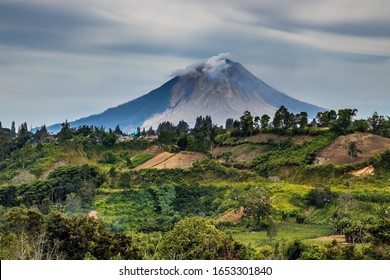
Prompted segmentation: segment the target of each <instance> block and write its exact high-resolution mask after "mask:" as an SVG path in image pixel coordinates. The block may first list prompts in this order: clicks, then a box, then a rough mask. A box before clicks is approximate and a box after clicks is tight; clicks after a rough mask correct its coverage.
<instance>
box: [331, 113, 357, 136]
mask: <svg viewBox="0 0 390 280" xmlns="http://www.w3.org/2000/svg"><path fill="white" fill-rule="evenodd" d="M357 111H358V110H357V109H340V110H338V112H337V119H336V121H334V122H333V123H332V128H333V129H336V130H338V131H341V132H344V131H347V130H350V129H351V128H352V120H353V117H354V116H356V113H357Z"/></svg>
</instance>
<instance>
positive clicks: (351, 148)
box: [348, 141, 359, 159]
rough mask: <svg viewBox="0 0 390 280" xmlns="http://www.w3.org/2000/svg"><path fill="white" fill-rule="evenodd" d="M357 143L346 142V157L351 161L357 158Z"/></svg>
mask: <svg viewBox="0 0 390 280" xmlns="http://www.w3.org/2000/svg"><path fill="white" fill-rule="evenodd" d="M358 151H359V150H358V148H357V143H356V141H349V142H348V155H349V156H350V157H351V159H353V158H355V157H357V153H358Z"/></svg>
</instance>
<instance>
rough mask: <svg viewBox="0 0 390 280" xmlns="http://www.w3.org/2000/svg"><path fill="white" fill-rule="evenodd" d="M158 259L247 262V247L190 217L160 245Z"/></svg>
mask: <svg viewBox="0 0 390 280" xmlns="http://www.w3.org/2000/svg"><path fill="white" fill-rule="evenodd" d="M158 257H159V258H161V259H169V260H218V259H246V258H248V251H247V250H246V248H245V247H244V246H243V245H241V244H239V243H237V242H234V241H233V240H232V239H231V238H230V237H229V236H227V235H226V234H225V233H224V232H223V231H221V230H218V229H217V228H216V227H215V226H214V225H212V224H211V222H209V221H206V220H204V219H201V218H187V219H184V220H182V221H180V222H178V223H176V224H175V226H174V228H173V230H171V231H169V232H168V233H167V234H166V235H165V236H164V238H163V240H162V241H161V243H160V245H159V246H158Z"/></svg>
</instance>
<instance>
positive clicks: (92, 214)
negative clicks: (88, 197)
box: [88, 210, 99, 220]
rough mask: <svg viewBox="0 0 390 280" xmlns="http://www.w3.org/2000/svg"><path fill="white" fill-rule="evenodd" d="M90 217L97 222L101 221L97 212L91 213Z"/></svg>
mask: <svg viewBox="0 0 390 280" xmlns="http://www.w3.org/2000/svg"><path fill="white" fill-rule="evenodd" d="M88 217H91V218H94V219H95V220H97V219H99V216H98V212H97V211H96V210H92V211H91V212H89V213H88Z"/></svg>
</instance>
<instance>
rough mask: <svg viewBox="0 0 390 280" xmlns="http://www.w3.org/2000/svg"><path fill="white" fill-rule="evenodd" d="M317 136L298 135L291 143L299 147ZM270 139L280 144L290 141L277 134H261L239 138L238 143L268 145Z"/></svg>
mask: <svg viewBox="0 0 390 280" xmlns="http://www.w3.org/2000/svg"><path fill="white" fill-rule="evenodd" d="M314 138H315V136H311V135H297V136H293V137H291V138H290V139H291V141H292V142H293V143H294V144H297V145H302V144H304V143H305V142H309V141H311V140H313V139H314ZM268 139H273V140H274V143H276V144H277V143H280V142H282V141H286V140H288V139H289V137H288V136H282V135H277V134H272V133H260V134H257V135H254V136H248V137H239V138H238V140H237V141H236V143H245V142H248V143H267V141H268ZM227 143H234V141H233V138H231V139H229V140H228V141H227Z"/></svg>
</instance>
